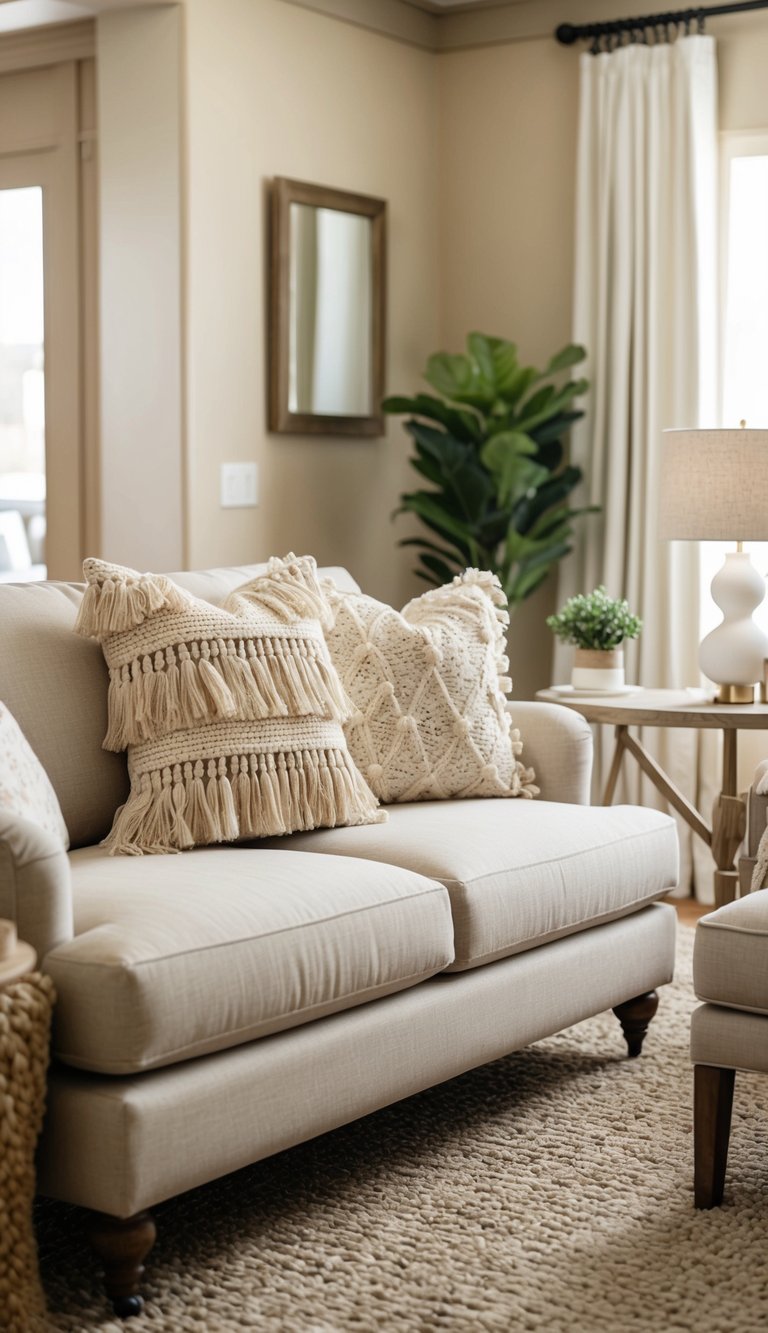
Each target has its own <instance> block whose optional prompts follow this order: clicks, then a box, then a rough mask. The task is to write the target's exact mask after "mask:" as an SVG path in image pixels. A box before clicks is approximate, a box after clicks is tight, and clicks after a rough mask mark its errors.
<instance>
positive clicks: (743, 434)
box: [660, 426, 768, 703]
mask: <svg viewBox="0 0 768 1333" xmlns="http://www.w3.org/2000/svg"><path fill="white" fill-rule="evenodd" d="M660 535H661V536H662V537H666V538H671V539H673V540H682V541H704V542H712V541H733V542H735V544H736V549H735V551H732V552H729V553H728V554H727V555H726V557H725V563H724V565H723V567H722V569H719V570H718V572H717V573H716V574H715V577H714V578H713V580H712V596H713V598H714V600H715V602H716V603H717V605H718V606H719V607H720V610H721V611H722V613H723V619H722V622H721V624H719V625H718V626H717V628H716V629H713V630H712V632H711V634H708V635H707V636H706V638H705V639H703V640H702V643H701V646H700V648H699V665H700V666H701V669H702V671H703V672H704V675H705V676H707V677H708V678H709V679H710V680H713V681H714V682H715V684H716V685H718V686H719V689H718V696H717V697H718V702H720V703H752V702H753V700H754V697H755V690H754V687H755V683H756V682H757V681H761V680H762V679H763V663H764V660H765V658H766V657H768V638H766V636H765V634H763V631H762V630H761V629H759V628H758V626H757V625H756V624H755V622H754V621H753V619H752V613H753V612H754V611H755V610H756V609H757V607H758V606H759V605H760V603H761V602H762V600H763V597H764V596H765V579H764V577H763V576H762V575H761V574H759V573H758V571H757V570H756V569H755V567H754V565H753V564H752V561H751V559H750V556H749V553H748V552H746V551H744V550H743V549H742V543H743V542H745V541H765V540H768V430H746V429H745V428H744V427H743V426H742V428H741V429H740V430H665V431H664V443H663V449H662V457H661V521H660Z"/></svg>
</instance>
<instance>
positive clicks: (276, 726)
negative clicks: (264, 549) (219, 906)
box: [75, 556, 384, 853]
mask: <svg viewBox="0 0 768 1333" xmlns="http://www.w3.org/2000/svg"><path fill="white" fill-rule="evenodd" d="M84 573H85V577H86V581H87V583H88V589H87V591H86V594H85V596H84V598H83V602H82V606H81V609H80V613H79V616H78V620H77V624H76V627H75V628H76V629H77V631H78V632H79V633H80V634H85V635H92V636H93V637H95V638H98V639H99V640H100V641H101V644H102V648H103V650H104V656H105V658H106V660H107V664H108V666H109V673H110V685H109V727H108V732H107V736H106V738H105V741H104V745H105V747H106V748H107V749H124V748H126V747H127V749H128V772H129V775H130V778H131V792H130V795H129V797H128V800H127V802H126V804H125V805H124V806H122V807H121V809H120V810H119V811H118V812H117V815H116V816H115V822H114V825H113V827H112V831H111V833H110V834H109V837H108V838H107V839H106V845H107V846H108V847H109V848H110V850H111V851H112V852H113V853H114V852H134V853H140V852H166V851H174V850H181V849H183V848H187V847H193V846H196V845H200V844H205V843H215V842H231V841H234V840H235V839H237V838H244V837H266V836H273V835H275V834H282V833H292V832H294V831H296V830H299V829H312V828H316V827H334V826H335V825H337V824H365V823H369V822H372V821H373V820H376V819H379V818H383V817H384V816H383V815H381V814H379V812H378V811H377V809H376V802H375V800H374V799H373V797H372V796H371V793H370V791H369V790H368V788H367V787H366V785H365V783H364V782H363V780H362V778H361V777H360V774H359V773H358V772H357V770H356V768H355V765H354V763H353V761H352V759H351V757H350V755H349V751H348V749H347V745H346V741H345V739H344V732H343V729H342V723H343V721H344V719H345V717H346V716H347V713H348V711H349V704H348V702H347V700H346V696H345V695H344V692H343V690H342V688H341V685H340V682H339V679H338V675H337V673H336V671H335V669H334V667H333V665H332V663H331V660H330V656H329V653H328V649H327V647H326V645H325V641H324V638H323V629H322V624H321V620H323V619H325V620H326V621H327V619H328V614H329V613H328V608H327V603H326V601H325V598H324V596H323V593H322V591H321V589H320V586H319V583H318V579H317V569H316V565H315V562H314V560H312V559H311V558H310V557H302V558H300V559H297V558H296V557H295V556H288V557H287V558H286V559H285V560H277V559H273V560H271V561H270V562H269V566H268V569H267V572H266V573H265V574H263V575H261V576H259V577H257V578H255V579H253V580H252V581H251V582H250V583H248V584H245V585H243V587H242V588H238V589H237V590H236V591H235V592H233V593H231V594H230V596H229V597H228V598H227V600H226V601H225V602H224V604H223V606H221V607H217V606H213V605H212V604H210V603H208V602H203V601H200V600H199V599H198V598H196V597H193V596H192V595H191V594H190V593H187V592H185V591H184V590H183V589H181V588H179V587H177V586H176V585H175V584H174V583H172V582H171V581H170V580H169V579H167V578H165V577H164V576H161V575H160V576H158V575H153V574H138V573H137V572H136V571H135V570H131V569H125V568H123V567H122V566H119V565H110V564H107V563H106V562H104V561H101V560H87V561H86V562H85V565H84Z"/></svg>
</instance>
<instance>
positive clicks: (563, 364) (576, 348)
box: [544, 343, 587, 376]
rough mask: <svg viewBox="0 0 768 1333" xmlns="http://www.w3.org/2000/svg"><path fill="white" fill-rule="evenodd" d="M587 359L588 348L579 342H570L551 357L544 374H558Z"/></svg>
mask: <svg viewBox="0 0 768 1333" xmlns="http://www.w3.org/2000/svg"><path fill="white" fill-rule="evenodd" d="M586 359H587V350H586V348H585V347H581V346H580V345H579V344H578V343H569V344H568V346H567V347H564V348H563V349H562V351H560V352H556V353H555V355H554V356H553V357H552V358H551V359H550V361H549V363H548V365H547V368H546V370H545V371H544V375H545V376H548V375H557V374H559V373H560V371H561V370H570V368H571V366H578V365H580V364H581V362H582V361H586Z"/></svg>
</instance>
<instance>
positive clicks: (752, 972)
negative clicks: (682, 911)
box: [693, 889, 768, 1014]
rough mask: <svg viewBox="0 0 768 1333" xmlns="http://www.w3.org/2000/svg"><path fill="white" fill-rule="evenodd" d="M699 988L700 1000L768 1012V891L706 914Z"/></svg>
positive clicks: (700, 927) (699, 932) (696, 978)
mask: <svg viewBox="0 0 768 1333" xmlns="http://www.w3.org/2000/svg"><path fill="white" fill-rule="evenodd" d="M693 987H694V990H695V991H696V994H697V996H698V997H699V999H700V1000H708V1001H709V1002H710V1003H712V1004H717V1005H722V1006H724V1007H725V1008H729V1009H746V1010H748V1011H749V1012H750V1013H753V1014H768V889H758V890H757V891H756V892H755V893H749V894H747V896H746V897H744V898H737V899H736V901H735V902H732V903H726V905H725V906H724V907H719V908H718V909H717V911H715V912H709V913H708V914H707V916H703V917H701V919H700V921H699V922H698V924H697V926H696V946H695V948H694V951H693Z"/></svg>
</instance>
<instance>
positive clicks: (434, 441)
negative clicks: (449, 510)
mask: <svg viewBox="0 0 768 1333" xmlns="http://www.w3.org/2000/svg"><path fill="white" fill-rule="evenodd" d="M407 429H408V431H409V433H410V434H411V435H412V436H413V438H414V440H415V441H416V446H417V449H418V451H419V453H420V454H421V455H422V456H424V455H426V457H427V459H432V460H434V462H435V463H436V464H437V465H438V467H439V469H440V474H441V480H440V484H441V486H442V488H443V489H445V490H450V492H451V493H452V495H453V498H454V500H455V502H456V511H457V512H458V513H460V514H462V515H463V517H464V518H466V519H468V520H469V521H470V522H477V521H478V519H480V518H481V517H482V514H483V512H484V510H485V507H486V505H487V503H488V500H489V498H490V496H491V495H492V493H493V485H492V482H491V479H490V477H489V476H488V473H487V471H486V470H485V469H484V468H483V467H482V466H481V465H480V462H479V460H478V457H477V453H476V452H475V450H474V449H473V448H472V446H471V445H468V444H462V443H461V441H459V440H454V438H453V436H451V435H448V434H446V432H445V431H441V430H435V428H434V427H433V426H425V425H424V424H423V422H420V421H409V422H408V425H407Z"/></svg>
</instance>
